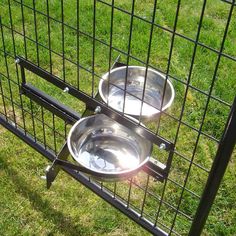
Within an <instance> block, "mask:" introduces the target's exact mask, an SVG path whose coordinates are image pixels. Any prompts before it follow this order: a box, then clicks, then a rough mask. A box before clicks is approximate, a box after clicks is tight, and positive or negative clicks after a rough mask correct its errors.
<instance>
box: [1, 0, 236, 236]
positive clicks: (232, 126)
mask: <svg viewBox="0 0 236 236" xmlns="http://www.w3.org/2000/svg"><path fill="white" fill-rule="evenodd" d="M12 2H14V3H16V4H18V5H19V9H20V10H21V13H22V26H23V33H21V32H18V31H17V30H16V29H14V25H13V20H12V14H11V4H12ZM223 2H225V3H226V4H230V7H229V14H228V19H227V21H226V26H225V30H224V35H223V38H222V41H221V46H220V49H219V50H216V49H214V48H211V47H210V46H208V45H205V44H203V43H201V42H200V41H199V37H200V32H201V27H202V21H203V17H204V11H205V7H206V3H207V1H206V0H204V1H203V6H202V12H201V16H200V20H199V24H198V30H197V35H196V39H191V38H189V37H187V36H185V35H183V34H180V33H178V32H177V31H176V28H177V22H178V15H179V9H180V5H181V0H179V1H178V3H177V6H176V17H175V22H174V26H173V29H169V28H165V27H163V26H161V25H159V24H157V23H155V15H156V9H157V1H154V7H153V9H154V10H153V17H152V20H151V21H148V20H146V19H144V18H141V17H139V16H137V15H136V14H135V13H134V8H135V4H134V3H135V1H134V0H133V3H132V9H131V12H129V11H126V10H125V9H122V8H119V7H117V6H116V5H115V1H114V0H113V1H111V3H107V2H105V1H102V0H94V5H93V34H92V35H88V34H87V33H86V32H83V31H81V30H80V29H79V27H78V28H74V27H73V26H71V25H68V24H67V23H65V22H64V13H63V1H61V10H62V12H61V17H62V18H61V21H59V20H57V19H54V18H53V17H52V16H51V15H50V13H49V2H48V0H47V1H46V3H47V14H45V13H43V12H40V11H38V10H37V9H36V7H35V0H33V7H31V6H29V5H27V4H25V3H23V1H22V0H21V1H18V0H13V1H11V0H9V1H8V7H9V16H10V19H9V20H10V27H9V26H8V25H5V24H3V23H2V20H1V16H0V28H1V38H2V45H3V49H0V52H1V53H3V54H4V58H5V67H6V74H3V73H1V74H0V78H2V79H5V80H7V81H8V84H9V91H10V97H7V96H6V95H4V90H3V87H2V84H1V83H0V85H1V97H2V101H3V105H4V109H6V106H5V100H6V99H7V100H8V101H10V103H11V105H12V109H13V119H11V118H9V116H8V115H7V111H6V110H5V114H2V113H1V115H0V124H1V125H2V126H3V127H5V128H7V129H8V130H9V131H11V132H12V133H14V134H15V135H17V136H18V137H19V138H21V139H22V140H23V141H24V142H26V143H27V144H29V145H30V146H31V147H33V148H34V149H35V150H36V151H38V152H39V153H41V154H42V155H43V156H45V157H46V158H47V159H48V160H49V161H51V162H53V163H54V164H56V166H57V168H58V169H57V172H56V173H49V176H48V178H49V177H50V174H52V175H54V176H51V181H49V182H48V187H50V184H51V182H52V181H53V180H54V179H55V177H56V175H57V173H58V171H59V169H62V170H63V171H65V172H66V173H68V174H69V175H71V176H72V177H73V178H74V179H76V180H78V181H79V182H80V183H81V184H83V185H85V186H86V187H87V188H89V189H90V190H91V191H93V192H94V193H96V194H97V195H98V196H100V197H101V198H103V199H104V200H106V201H107V202H108V203H110V204H111V205H112V206H114V207H115V208H117V209H119V210H120V211H121V212H122V213H124V214H125V215H127V216H128V217H129V218H131V219H132V220H134V221H135V222H136V223H138V224H139V225H141V226H142V227H143V228H145V229H146V230H148V231H149V232H150V233H152V234H154V235H169V234H175V235H179V234H178V232H175V231H174V230H173V228H174V224H175V220H176V217H177V215H178V214H183V215H185V216H186V217H187V218H188V219H189V220H190V221H192V224H191V229H190V231H189V235H200V234H201V231H202V229H203V227H204V224H205V222H206V219H207V216H208V214H209V211H210V209H211V206H212V204H213V202H214V199H215V196H216V194H217V191H218V189H219V185H220V182H221V180H222V178H223V175H224V172H225V170H226V167H227V164H228V162H229V160H230V156H231V154H232V152H233V149H234V146H235V143H236V99H235V100H234V102H233V103H232V104H229V103H227V102H225V101H223V100H221V99H219V98H216V97H214V96H213V95H212V90H213V87H214V83H215V80H216V77H217V70H218V67H219V63H220V60H221V58H222V57H225V58H228V59H230V60H232V61H233V62H234V63H236V58H234V57H233V56H231V55H228V54H226V53H224V51H223V49H224V44H225V40H226V37H227V34H228V30H229V25H230V22H231V18H232V14H233V10H234V7H235V6H236V3H235V0H232V1H229V0H225V1H223ZM98 3H100V4H104V5H106V6H108V7H110V8H111V27H110V43H109V44H107V43H106V42H104V41H102V40H100V39H98V38H96V34H95V32H96V4H98ZM77 7H78V9H79V1H77ZM24 8H27V9H30V10H31V11H32V13H33V15H34V24H35V25H34V28H35V40H34V39H31V38H29V37H28V36H27V35H26V33H25V25H24ZM114 10H119V11H121V12H122V13H125V14H127V15H129V16H130V35H129V44H128V50H127V52H124V51H122V50H121V49H119V48H116V47H114V46H113V45H112V37H113V14H114ZM36 13H37V14H42V15H43V16H45V17H46V18H47V19H48V40H49V46H48V47H46V46H45V45H42V44H40V43H39V41H38V38H37V18H36ZM77 17H78V18H77V22H78V19H79V13H78V15H77ZM134 18H136V19H140V20H141V21H143V22H145V23H146V24H148V25H150V26H151V30H150V41H149V48H148V53H147V60H146V61H142V59H140V58H137V57H135V56H133V55H131V48H130V42H131V38H132V27H133V20H134ZM50 21H56V22H57V23H59V24H61V27H62V28H61V31H62V52H63V53H62V55H60V54H58V53H57V52H55V51H53V50H52V49H51V40H52V39H51V38H50ZM64 27H69V28H71V29H73V30H74V31H75V32H76V33H77V35H78V36H79V35H80V34H81V35H86V37H88V38H90V40H91V41H92V43H93V50H92V59H93V60H92V69H87V68H85V67H83V66H82V65H81V64H80V63H79V61H76V62H75V61H72V60H70V59H69V58H66V56H65V54H64V52H65V42H64V35H65V32H64V30H65V29H64ZM154 27H157V28H159V29H162V30H163V31H167V32H169V33H171V36H172V38H171V44H170V49H169V59H168V64H167V70H166V71H160V72H162V73H164V74H165V76H166V79H167V78H172V79H173V80H176V81H177V82H179V83H181V84H183V85H185V86H186V90H185V94H184V102H183V104H182V109H181V114H180V117H179V118H175V117H172V118H174V119H175V120H177V121H178V129H177V132H176V139H177V136H178V133H179V129H180V125H181V124H185V125H186V126H188V127H189V128H190V129H192V130H195V131H196V132H197V134H198V135H197V138H196V144H195V147H194V150H193V154H192V157H190V158H186V157H185V156H183V155H182V154H181V153H179V152H178V151H177V150H175V142H176V140H175V142H171V141H169V140H167V139H165V138H164V137H162V136H161V135H159V134H158V132H156V133H153V132H151V131H150V130H149V129H146V128H144V127H142V126H141V125H140V122H141V120H139V123H138V124H137V123H134V122H132V120H130V119H129V118H126V117H125V116H124V113H123V114H121V113H118V112H116V111H114V110H112V109H111V108H110V107H109V106H107V104H105V103H103V102H101V101H100V100H99V99H98V98H97V94H96V91H95V89H94V80H95V77H98V78H100V75H97V74H96V73H95V69H94V68H95V43H100V44H102V45H105V46H107V47H108V48H110V54H109V62H108V71H110V70H111V69H112V68H113V67H114V66H119V65H127V66H128V65H129V64H130V60H131V59H135V60H136V61H137V62H139V63H143V64H144V65H145V67H146V69H148V68H152V66H151V65H150V64H149V56H150V50H151V43H152V37H153V30H154ZM4 30H9V31H10V32H11V34H12V44H13V48H14V53H13V54H12V53H10V52H8V51H7V49H6V43H5V37H4ZM15 34H18V35H20V36H22V37H23V40H24V46H25V55H23V56H22V55H17V53H16V44H15ZM176 36H178V37H180V38H182V39H184V40H187V41H189V42H192V43H193V44H194V49H193V55H192V61H191V66H190V69H189V76H188V79H187V81H186V82H184V81H182V80H180V79H179V78H176V77H174V76H172V75H171V74H169V70H170V65H171V55H172V51H173V47H174V40H175V37H176ZM26 40H29V41H31V42H33V43H34V44H35V45H36V48H37V59H36V63H33V62H31V61H30V60H28V58H27V48H26ZM78 40H79V37H78ZM77 43H78V44H79V42H77ZM39 46H41V47H43V48H45V49H46V50H48V51H49V53H50V55H51V53H55V54H57V55H58V56H60V57H61V58H62V61H63V78H58V77H57V76H55V75H53V71H52V61H51V58H50V71H49V72H48V71H46V70H44V69H42V68H41V67H40V63H39V51H38V50H39ZM198 46H201V47H204V48H206V49H207V50H210V51H212V52H214V53H216V54H217V55H218V57H217V61H216V66H215V71H214V75H213V78H212V83H211V87H210V90H209V93H206V92H204V91H202V90H201V89H198V88H195V87H193V86H192V85H191V84H190V78H191V73H192V71H193V65H194V60H195V56H196V50H197V47H198ZM112 50H115V51H116V52H118V53H120V54H122V55H125V56H127V61H125V62H124V64H123V63H120V62H119V61H115V63H114V61H112V55H111V54H112ZM77 53H78V57H79V52H78V50H77ZM8 60H14V61H15V62H16V67H15V73H16V74H17V80H18V81H17V82H14V81H13V80H11V76H10V74H9V70H10V69H9V65H8ZM65 60H67V61H70V62H71V63H73V64H75V65H76V66H77V67H78V68H80V69H83V70H86V71H87V72H88V73H90V74H91V75H92V84H93V86H92V87H93V88H92V90H93V91H92V94H91V95H88V94H86V93H84V92H83V91H81V90H80V89H79V88H78V87H77V88H76V87H74V86H72V85H70V84H69V83H68V82H67V81H66V76H65ZM113 63H114V64H113ZM153 69H155V70H158V68H153ZM25 70H28V71H31V72H33V73H34V74H36V75H38V76H39V77H41V78H42V79H45V80H46V81H48V82H50V83H52V84H53V85H56V86H57V87H58V88H60V89H61V90H62V91H63V90H65V89H66V91H67V92H68V93H69V94H71V95H72V96H74V97H76V98H78V99H79V100H81V101H82V102H84V103H85V104H86V110H85V111H84V112H85V114H78V113H77V112H75V111H74V110H72V109H70V108H68V107H66V106H64V105H63V104H62V103H60V102H58V101H57V100H55V99H53V98H52V97H50V96H48V95H47V94H45V93H43V92H42V91H40V90H39V89H37V88H35V87H33V86H32V85H30V84H29V83H27V76H26V75H25ZM146 76H147V74H146ZM145 79H146V78H145ZM11 83H14V85H16V86H17V87H18V89H19V92H20V94H19V96H20V102H21V104H16V103H15V102H14V99H13V94H12V91H11ZM189 88H193V89H195V90H196V91H197V92H199V93H201V94H204V95H205V96H206V97H207V102H206V106H205V110H204V113H203V116H202V122H201V124H200V128H199V129H196V128H195V127H192V126H190V125H188V124H186V123H184V121H182V117H183V113H184V109H185V102H186V98H187V92H188V89H189ZM164 93H165V92H164ZM23 96H27V97H28V98H30V102H31V105H32V101H34V102H36V103H37V104H39V105H40V106H41V107H44V108H45V109H47V110H49V111H50V112H51V113H52V114H53V117H54V115H55V116H57V117H60V118H61V119H63V120H65V124H73V123H75V121H76V120H78V119H80V117H82V116H83V115H87V114H86V113H87V112H90V113H91V112H93V111H94V110H95V108H96V107H98V106H100V108H101V112H102V113H104V114H106V115H108V116H111V117H112V118H113V119H114V120H116V121H118V122H119V123H121V124H123V125H125V126H128V127H129V128H131V129H133V130H134V131H136V132H137V133H139V134H140V135H142V136H144V137H145V138H147V139H149V140H150V141H152V142H153V143H154V144H156V145H157V146H159V147H160V146H161V145H163V144H164V145H165V151H166V152H168V158H167V161H166V163H165V165H164V167H163V164H162V163H160V164H158V163H157V162H156V161H152V160H150V161H149V162H148V164H147V165H146V166H145V167H144V168H143V170H144V172H145V173H146V174H147V176H148V177H147V178H148V181H149V177H150V176H151V177H154V178H155V179H157V180H158V181H162V182H164V183H163V191H162V194H161V196H160V198H159V199H158V201H159V202H160V206H161V204H167V205H168V203H165V202H164V200H163V196H164V193H165V189H166V183H167V180H168V181H171V180H170V179H169V178H168V173H169V171H170V167H171V163H172V159H173V155H174V154H177V155H179V156H180V157H181V158H183V159H187V160H188V161H189V169H188V171H187V173H186V176H185V181H184V184H183V186H182V185H179V184H178V183H175V184H176V185H179V187H180V188H181V194H180V197H179V202H178V204H177V207H173V206H171V205H170V207H171V208H172V209H173V211H174V212H175V216H174V219H173V221H172V223H171V227H167V226H165V224H163V223H161V222H157V219H158V217H157V218H156V220H155V221H154V222H151V221H150V220H148V219H147V218H146V217H145V216H144V215H143V208H144V203H145V198H146V195H147V194H148V189H147V186H148V184H147V185H146V186H145V188H144V189H142V191H143V192H144V199H143V205H142V207H141V212H139V211H137V210H136V209H135V208H133V207H132V206H131V207H130V203H129V200H128V201H124V200H122V199H120V198H119V197H115V191H111V190H109V189H106V188H105V187H104V186H103V183H99V182H96V181H93V180H91V179H90V178H89V177H88V176H86V175H85V174H84V173H83V170H82V172H81V169H76V168H75V167H73V166H72V165H70V164H69V163H67V162H66V161H65V160H64V161H63V160H59V162H57V163H55V160H57V159H58V158H59V157H60V153H62V154H65V152H66V151H65V146H64V147H62V149H61V152H59V154H58V152H56V151H55V150H50V149H48V148H45V144H44V143H40V142H38V140H36V138H35V137H34V135H30V134H29V133H27V132H26V129H25V127H20V125H19V124H18V122H17V121H16V118H15V116H16V115H15V111H14V107H17V108H18V109H20V110H22V112H23V113H24V109H23V103H22V97H23ZM210 99H214V100H216V101H217V102H219V103H222V104H224V105H226V106H228V107H230V109H231V111H230V113H229V116H228V120H227V122H226V125H225V130H224V132H223V134H222V138H221V139H220V140H217V139H216V138H215V137H212V136H210V135H208V134H206V133H204V132H203V131H202V127H203V123H204V119H205V117H206V113H207V107H208V104H209V101H210ZM162 105H163V104H162ZM30 112H31V115H32V117H33V114H32V113H33V112H32V110H31V111H30ZM162 114H166V115H169V116H171V115H170V114H168V113H165V112H162ZM162 114H161V115H162ZM22 117H23V118H24V114H23V116H22ZM32 120H33V121H34V118H32ZM159 125H160V121H159ZM54 128H55V127H54ZM200 135H205V136H206V137H209V138H210V139H212V140H215V141H217V142H218V143H219V146H218V150H217V153H216V156H215V159H214V162H213V164H212V167H211V170H210V171H209V173H208V174H209V175H208V178H207V182H206V186H205V188H204V191H203V194H202V196H201V197H200V196H196V194H195V193H194V192H191V190H187V191H188V192H190V193H191V194H192V195H194V196H196V197H198V198H199V197H200V201H199V205H198V208H197V211H196V212H195V216H194V218H191V217H190V216H188V215H186V214H185V213H184V212H181V210H180V205H181V201H182V199H183V194H184V191H186V183H187V179H188V176H189V174H190V169H191V166H192V165H196V166H197V167H198V168H202V167H201V166H199V165H198V164H196V163H194V154H195V152H196V147H197V144H198V141H199V138H200ZM58 165H59V166H60V168H59V167H58ZM78 171H79V172H78ZM207 172H208V171H207ZM132 184H134V183H133V182H132V179H131V180H130V189H131V185H132ZM138 188H140V189H141V187H140V186H138ZM129 194H130V193H129ZM160 206H159V209H158V213H157V215H158V214H159V212H160ZM157 223H159V225H160V226H161V227H159V226H158V225H157ZM167 231H168V232H169V233H167Z"/></svg>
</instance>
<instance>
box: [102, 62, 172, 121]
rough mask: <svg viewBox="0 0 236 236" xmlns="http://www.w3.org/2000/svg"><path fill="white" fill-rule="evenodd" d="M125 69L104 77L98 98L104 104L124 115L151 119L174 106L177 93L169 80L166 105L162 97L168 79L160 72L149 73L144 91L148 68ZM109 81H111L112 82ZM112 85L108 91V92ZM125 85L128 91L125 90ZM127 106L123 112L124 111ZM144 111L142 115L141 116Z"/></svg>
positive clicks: (117, 69) (116, 70)
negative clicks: (99, 97)
mask: <svg viewBox="0 0 236 236" xmlns="http://www.w3.org/2000/svg"><path fill="white" fill-rule="evenodd" d="M126 71H127V67H126V66H122V67H118V68H115V69H113V70H111V71H110V73H109V72H108V73H106V74H105V75H103V76H102V79H101V80H100V83H99V94H100V96H101V98H102V100H103V101H104V102H106V103H108V106H110V107H112V108H113V109H115V110H117V111H119V112H123V111H124V113H125V114H127V115H130V116H133V117H135V118H138V117H140V115H141V116H142V117H143V118H151V117H155V116H156V115H158V114H159V113H160V110H162V111H164V110H166V109H167V108H168V107H170V106H171V104H172V102H173V100H174V96H175V92H174V88H173V85H172V84H171V82H170V81H169V80H168V79H167V82H166V88H165V94H164V101H163V104H162V109H161V103H162V97H163V91H164V85H165V81H166V78H165V77H164V76H163V75H162V74H160V73H159V72H157V71H155V70H152V69H148V71H147V79H146V85H145V91H144V99H143V101H144V102H143V104H142V98H143V90H144V81H145V71H146V68H145V67H140V66H129V67H128V72H127V81H126ZM109 77H110V78H109ZM108 84H109V89H108ZM125 84H126V87H125ZM123 106H124V110H123ZM141 109H142V113H141Z"/></svg>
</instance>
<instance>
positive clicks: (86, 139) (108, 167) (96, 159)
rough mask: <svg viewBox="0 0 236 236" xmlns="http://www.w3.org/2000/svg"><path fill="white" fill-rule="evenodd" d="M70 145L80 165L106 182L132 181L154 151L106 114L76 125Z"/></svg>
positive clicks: (83, 119)
mask: <svg viewBox="0 0 236 236" xmlns="http://www.w3.org/2000/svg"><path fill="white" fill-rule="evenodd" d="M67 143H68V148H69V150H70V153H71V155H72V156H73V158H74V159H75V160H76V161H77V162H78V163H79V165H81V166H83V167H85V168H87V169H90V170H92V171H94V172H95V173H96V176H97V174H100V176H101V179H103V180H114V179H117V178H118V179H119V178H121V179H122V178H123V176H125V177H130V176H131V175H133V174H135V173H136V172H137V171H138V170H139V169H140V168H141V167H142V166H143V165H144V164H145V163H146V162H147V161H148V160H149V157H150V155H151V151H152V144H151V142H150V141H148V140H146V139H144V138H142V137H141V136H139V135H138V134H136V133H134V132H132V131H131V130H130V129H128V128H126V127H125V126H123V125H120V124H119V123H117V122H115V121H114V120H112V119H110V118H108V117H107V116H105V115H103V114H97V115H94V116H90V117H86V118H82V119H80V120H79V121H78V122H77V123H75V124H74V126H73V127H72V128H71V130H70V132H69V135H68V140H67Z"/></svg>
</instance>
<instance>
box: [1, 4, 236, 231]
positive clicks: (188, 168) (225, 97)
mask: <svg viewBox="0 0 236 236" xmlns="http://www.w3.org/2000/svg"><path fill="white" fill-rule="evenodd" d="M235 5H236V4H235V1H234V0H232V1H230V0H227V1H226V0H225V1H217V3H215V1H211V0H208V1H206V0H203V1H185V0H182V1H181V0H178V1H177V0H176V1H169V0H168V1H157V0H153V1H141V0H136V1H135V0H133V1H114V0H110V1H108V0H94V1H91V0H89V1H79V0H77V1H76V0H71V1H63V0H61V1H59V0H54V1H50V0H44V1H35V0H24V1H23V0H2V1H1V3H0V17H1V21H0V33H1V36H0V92H1V96H0V103H1V106H0V113H1V119H2V120H4V122H5V124H8V125H10V126H11V127H12V129H15V130H20V132H21V134H20V135H21V136H22V137H23V136H25V137H30V139H31V141H32V142H34V143H35V144H36V146H37V144H38V145H39V146H38V147H40V148H43V149H44V150H45V151H46V152H45V153H44V154H45V155H49V154H48V153H52V155H54V156H56V155H57V154H58V153H59V151H60V149H61V148H62V146H63V144H64V143H65V141H66V138H67V135H68V132H69V130H70V128H71V124H70V123H68V122H67V121H65V120H64V119H62V117H60V115H58V113H54V112H52V111H50V110H48V109H47V108H45V107H44V106H43V105H42V103H41V104H39V103H37V102H36V101H35V100H33V99H31V98H29V97H27V96H25V95H24V93H23V92H22V88H21V85H22V67H21V66H19V65H17V64H16V63H15V60H16V58H17V57H18V56H19V57H21V58H23V60H26V61H28V62H30V63H33V64H34V66H35V67H38V68H40V69H42V70H43V71H46V72H48V73H49V74H51V75H52V76H54V77H56V78H57V79H59V80H60V81H62V82H63V83H64V84H65V87H66V86H69V87H73V88H74V89H75V90H77V91H79V92H82V93H83V94H86V96H87V97H88V99H89V98H91V99H94V100H95V101H96V100H99V98H98V96H97V92H98V86H99V81H100V80H101V79H102V78H101V77H102V75H103V74H105V73H106V72H108V71H110V70H111V68H112V67H113V64H114V62H115V60H116V59H117V57H118V56H119V61H120V62H122V63H123V64H125V65H127V66H129V65H135V66H143V67H145V68H146V69H148V68H149V69H153V70H156V71H158V72H160V73H161V74H163V76H164V78H165V79H167V78H168V79H169V80H170V81H171V83H172V84H173V87H174V90H175V98H174V102H173V104H172V106H171V107H170V108H169V109H167V110H165V111H163V112H161V114H160V115H159V116H158V118H157V119H155V120H152V121H147V120H146V119H142V118H139V120H138V121H137V122H138V126H141V125H142V124H145V126H146V130H148V131H149V132H150V134H152V135H153V136H156V137H158V138H160V139H163V140H166V141H167V142H168V143H171V144H172V145H173V147H174V148H173V150H170V151H168V150H163V149H160V148H159V147H158V145H154V148H153V152H152V157H153V158H154V159H156V160H158V161H160V162H162V163H167V162H168V157H169V153H170V152H171V153H172V155H173V156H172V162H171V163H169V164H170V169H169V170H168V176H166V178H165V179H164V181H163V182H159V181H156V180H155V179H154V178H153V177H152V176H150V175H149V174H148V173H146V172H144V171H141V172H139V173H138V174H137V176H135V177H133V178H131V179H128V180H126V181H121V182H116V183H105V182H104V183H102V182H99V181H98V182H97V181H93V180H91V179H90V178H86V177H83V178H84V179H83V181H81V182H82V183H83V184H85V185H86V181H87V183H88V185H89V184H91V186H92V187H91V186H90V188H91V189H92V190H93V191H95V192H96V193H97V194H98V195H100V196H101V197H103V198H104V199H105V200H107V201H110V199H113V200H114V201H117V202H118V203H119V204H118V205H116V203H114V202H113V203H112V202H111V203H112V204H113V205H114V206H116V207H117V208H119V209H120V210H121V211H123V213H125V214H127V215H129V216H130V217H131V218H132V219H134V220H135V221H136V222H137V223H140V224H141V225H142V226H143V227H144V228H146V229H147V230H149V231H150V232H152V233H154V234H157V235H158V234H159V235H165V234H171V235H184V234H188V232H189V230H190V228H191V225H192V222H193V219H194V217H195V214H196V212H197V208H198V206H199V203H200V198H201V196H202V194H203V191H204V188H205V185H206V182H207V179H208V177H209V173H210V170H211V168H212V164H213V163H214V159H215V156H216V153H217V150H218V146H219V143H220V140H221V138H222V135H223V132H224V129H225V125H226V124H227V121H228V116H229V113H230V110H231V107H232V104H233V100H234V96H235V91H236V83H235V79H233V77H234V76H235V72H236V46H235V45H236V44H235V43H234V42H235V34H236V30H235V29H236V20H235V19H236V12H235ZM24 76H25V78H26V81H27V83H30V84H31V85H33V86H34V87H35V88H37V89H40V90H41V91H42V92H44V93H45V94H47V95H50V96H51V97H53V98H54V99H55V100H57V101H60V102H61V103H63V104H64V105H66V106H68V107H70V108H71V109H73V110H74V111H75V112H77V113H80V114H82V113H83V112H84V111H85V110H86V108H87V106H86V104H85V102H84V101H81V100H79V99H78V98H76V97H74V96H71V95H70V94H69V93H66V92H63V90H62V89H61V88H59V87H58V86H57V85H55V84H53V83H50V82H48V81H45V80H44V79H42V78H41V77H40V76H39V75H37V74H35V73H33V72H32V71H30V70H27V69H25V70H24ZM145 77H146V76H145ZM145 79H146V78H145ZM165 81H167V80H165ZM164 93H165V92H164ZM143 98H144V96H142V97H141V98H137V99H140V101H141V103H142V104H143ZM108 105H109V104H108ZM150 105H152V104H150ZM161 106H163V104H161ZM120 114H121V115H122V116H124V109H123V112H120ZM36 149H37V148H36ZM40 150H41V149H40ZM170 161H171V160H170ZM74 175H76V174H75V173H74ZM77 175H78V176H79V175H80V174H79V173H77ZM81 176H83V174H82V175H81ZM81 178H82V177H81ZM113 200H111V201H113ZM209 204H210V203H209ZM132 214H133V215H132Z"/></svg>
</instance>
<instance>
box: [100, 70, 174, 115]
mask: <svg viewBox="0 0 236 236" xmlns="http://www.w3.org/2000/svg"><path fill="white" fill-rule="evenodd" d="M125 68H127V66H120V67H116V68H114V69H112V70H110V72H109V71H108V72H107V73H105V74H104V75H102V77H101V78H100V81H99V86H98V91H99V95H100V97H101V98H102V100H103V101H104V102H105V103H107V102H108V99H106V98H105V96H104V94H103V93H102V86H103V83H105V82H106V81H107V80H108V77H109V74H111V73H113V72H115V71H118V70H123V69H125ZM129 68H131V69H133V68H138V69H144V70H146V67H144V66H128V69H129ZM147 69H148V71H151V72H153V73H155V74H157V75H159V76H160V77H161V78H162V80H167V84H168V85H169V87H170V90H171V97H170V99H169V101H168V103H167V104H166V105H165V106H163V107H162V109H161V110H159V109H157V108H155V107H153V108H154V109H155V110H156V112H152V113H150V114H143V111H142V114H141V117H147V118H148V117H152V116H155V115H158V114H159V113H160V112H162V111H165V110H166V109H167V108H169V107H170V106H171V104H172V103H173V101H174V98H175V90H174V86H173V85H172V83H171V81H170V80H169V78H168V76H165V75H164V74H162V73H160V72H158V71H156V70H154V69H152V68H149V67H148V68H147ZM108 106H109V107H111V108H113V109H114V110H116V111H118V112H120V111H119V110H118V109H116V108H115V107H114V106H110V105H109V103H108ZM124 114H126V115H129V116H133V117H139V115H138V116H137V115H135V114H132V113H127V112H124Z"/></svg>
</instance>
